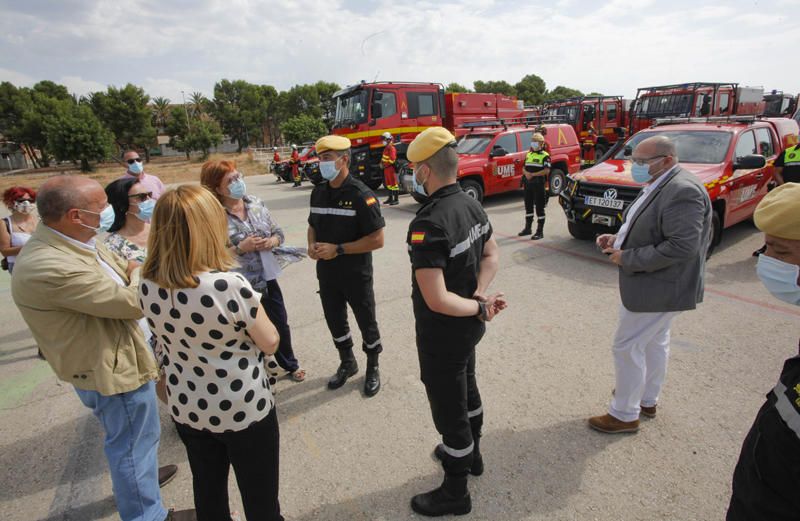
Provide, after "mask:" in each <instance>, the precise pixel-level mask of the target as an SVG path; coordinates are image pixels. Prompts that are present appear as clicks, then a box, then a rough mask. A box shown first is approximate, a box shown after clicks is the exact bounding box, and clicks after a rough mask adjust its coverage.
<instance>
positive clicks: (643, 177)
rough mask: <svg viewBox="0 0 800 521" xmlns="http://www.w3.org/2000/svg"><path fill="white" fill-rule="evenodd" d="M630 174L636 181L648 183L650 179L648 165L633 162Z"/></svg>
mask: <svg viewBox="0 0 800 521" xmlns="http://www.w3.org/2000/svg"><path fill="white" fill-rule="evenodd" d="M631 176H632V177H633V180H634V181H636V182H637V183H649V182H650V180H651V179H652V176H651V175H650V165H640V164H639V163H633V166H631Z"/></svg>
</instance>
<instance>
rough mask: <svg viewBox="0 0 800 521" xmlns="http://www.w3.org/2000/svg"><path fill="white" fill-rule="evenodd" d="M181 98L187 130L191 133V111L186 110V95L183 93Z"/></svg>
mask: <svg viewBox="0 0 800 521" xmlns="http://www.w3.org/2000/svg"><path fill="white" fill-rule="evenodd" d="M181 98H183V112H184V113H185V114H186V129H187V130H188V131H189V132H191V131H192V125H191V124H190V123H189V110H188V109H187V108H186V95H185V94H184V93H183V91H181Z"/></svg>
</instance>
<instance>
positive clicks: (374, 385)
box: [364, 353, 381, 397]
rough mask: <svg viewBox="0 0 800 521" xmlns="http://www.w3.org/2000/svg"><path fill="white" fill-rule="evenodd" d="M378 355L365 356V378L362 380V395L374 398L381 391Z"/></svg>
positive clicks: (369, 354)
mask: <svg viewBox="0 0 800 521" xmlns="http://www.w3.org/2000/svg"><path fill="white" fill-rule="evenodd" d="M378 355H379V353H368V354H367V377H366V378H365V379H364V394H365V395H367V396H368V397H370V396H375V395H376V394H378V391H380V390H381V373H380V370H379V369H378Z"/></svg>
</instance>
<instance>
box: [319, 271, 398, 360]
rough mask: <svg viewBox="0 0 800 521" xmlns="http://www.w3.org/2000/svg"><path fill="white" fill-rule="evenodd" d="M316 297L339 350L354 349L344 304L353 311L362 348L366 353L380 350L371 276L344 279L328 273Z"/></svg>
mask: <svg viewBox="0 0 800 521" xmlns="http://www.w3.org/2000/svg"><path fill="white" fill-rule="evenodd" d="M319 297H320V300H321V301H322V311H323V312H324V313H325V321H326V322H327V323H328V330H329V331H330V332H331V336H332V337H333V343H334V345H335V346H336V348H337V349H339V350H344V349H352V348H353V336H352V334H351V333H350V324H349V323H348V321H347V305H348V304H349V305H350V309H352V310H353V315H355V317H356V323H358V328H359V330H361V340H362V344H361V347H362V349H363V350H364V352H365V353H367V354H370V353H375V354H377V353H380V352H381V351H383V346H382V344H381V335H380V332H379V331H378V321H377V319H376V315H375V293H374V292H373V289H372V273H369V274H356V275H350V276H347V277H343V276H341V275H340V276H336V274H330V275H328V276H326V277H324V278H323V277H321V278H320V280H319Z"/></svg>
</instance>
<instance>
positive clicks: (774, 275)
mask: <svg viewBox="0 0 800 521" xmlns="http://www.w3.org/2000/svg"><path fill="white" fill-rule="evenodd" d="M756 273H757V274H758V278H759V279H761V282H762V283H763V284H764V286H765V287H766V288H767V289H768V290H769V292H770V293H772V296H774V297H775V298H777V299H780V300H782V301H784V302H788V303H789V304H794V305H795V306H800V286H798V284H797V278H798V277H800V266H798V265H796V264H789V263H788V262H783V261H782V260H778V259H776V258H774V257H770V256H768V255H764V254H761V255H759V256H758V263H757V264H756Z"/></svg>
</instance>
